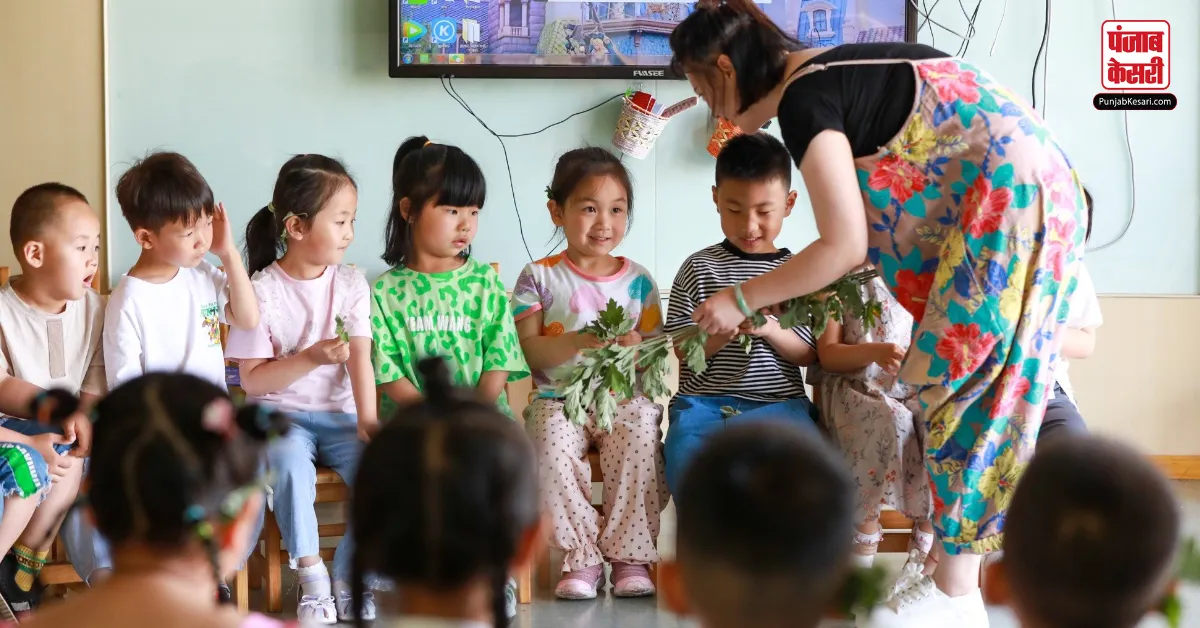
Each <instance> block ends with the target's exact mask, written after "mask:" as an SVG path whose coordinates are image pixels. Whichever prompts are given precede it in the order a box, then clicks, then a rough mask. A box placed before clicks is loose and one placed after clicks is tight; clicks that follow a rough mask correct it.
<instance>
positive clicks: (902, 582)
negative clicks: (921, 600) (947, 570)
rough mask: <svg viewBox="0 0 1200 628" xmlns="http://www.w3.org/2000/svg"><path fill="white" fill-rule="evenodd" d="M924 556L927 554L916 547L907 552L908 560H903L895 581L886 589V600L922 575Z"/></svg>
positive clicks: (889, 599)
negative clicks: (902, 565)
mask: <svg viewBox="0 0 1200 628" xmlns="http://www.w3.org/2000/svg"><path fill="white" fill-rule="evenodd" d="M926 556H927V554H925V553H924V552H922V551H921V550H918V549H914V550H910V551H909V552H908V560H906V561H904V567H903V568H901V569H900V575H899V576H897V577H896V582H894V583H892V588H891V589H888V594H887V600H888V601H889V602H890V601H891V600H892V598H894V597H896V596H897V595H898V594H899V593H900V592H901V591H903V590H904V589H906V588H908V586H909V585H911V584H912V583H913V582H914V581H916V580H919V579H921V578H922V577H923V575H922V574H921V572H922V571H924V569H925V557H926Z"/></svg>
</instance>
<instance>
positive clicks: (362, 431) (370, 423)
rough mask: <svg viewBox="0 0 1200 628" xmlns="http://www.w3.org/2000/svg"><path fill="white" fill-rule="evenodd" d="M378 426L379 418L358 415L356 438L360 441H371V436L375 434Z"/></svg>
mask: <svg viewBox="0 0 1200 628" xmlns="http://www.w3.org/2000/svg"><path fill="white" fill-rule="evenodd" d="M379 428H380V425H379V419H369V418H366V417H362V416H360V417H358V439H359V440H361V441H362V442H364V443H369V442H371V437H373V436H375V432H378V431H379Z"/></svg>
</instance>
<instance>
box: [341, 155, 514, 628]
mask: <svg viewBox="0 0 1200 628" xmlns="http://www.w3.org/2000/svg"><path fill="white" fill-rule="evenodd" d="M486 197H487V185H486V183H485V182H484V179H483V172H482V171H480V169H479V164H477V163H475V160H474V159H471V157H470V156H469V155H467V154H466V153H464V152H463V151H462V150H461V149H459V148H458V147H455V146H447V145H445V144H435V143H433V142H431V141H429V139H428V138H426V137H410V138H409V139H407V140H405V141H404V143H403V144H401V145H400V148H399V149H397V150H396V157H395V159H394V160H393V162H392V211H391V214H390V215H389V216H388V223H387V229H386V230H385V231H384V242H385V250H384V254H383V261H385V262H387V263H388V264H390V265H391V266H392V269H391V270H389V271H387V272H385V273H384V274H382V275H380V276H379V277H378V278H377V279H376V280H375V281H374V283H373V284H372V288H371V331H372V336H373V338H374V345H373V352H372V360H371V362H372V364H373V365H374V367H375V383H376V384H377V385H378V386H379V388H381V389H382V391H383V403H382V405H381V407H380V409H379V411H380V413H383V414H388V415H390V414H392V413H393V411H394V409H395V407H396V404H397V403H412V402H415V401H417V400H419V399H420V397H421V395H422V394H424V390H425V382H424V381H423V380H422V378H421V373H419V372H418V371H417V369H416V365H417V363H418V362H419V361H420V360H421V359H423V358H426V357H433V356H439V357H444V358H445V359H446V362H447V367H448V368H449V369H450V371H451V373H453V381H454V383H455V385H458V386H466V387H469V388H474V389H475V394H476V395H477V396H478V398H479V400H480V401H483V402H485V403H490V404H495V405H496V407H497V408H499V409H500V411H501V412H503V413H505V414H507V415H509V416H512V408H511V407H510V406H509V405H508V396H507V395H506V394H505V392H504V385H505V383H507V382H508V381H516V380H519V379H522V378H524V377H525V376H527V375H528V374H529V367H528V366H527V365H526V364H525V356H524V355H522V354H521V346H520V341H519V340H518V338H517V330H516V326H515V325H514V323H513V317H512V313H511V312H510V311H509V309H508V297H507V296H506V295H505V291H504V283H503V282H501V281H500V276H499V275H498V274H497V273H496V271H495V270H493V269H492V267H491V266H489V265H487V264H483V263H480V262H477V261H475V260H474V259H473V258H471V256H470V250H471V241H472V240H474V239H475V232H476V230H477V229H478V227H479V211H480V209H481V208H482V207H483V202H484V200H485V198H486ZM369 431H370V430H369V429H368V433H367V434H366V435H365V436H366V437H368V438H369V437H370V434H369ZM507 599H509V600H511V604H509V607H508V608H509V610H510V611H511V612H510V613H509V615H510V616H511V615H515V614H516V612H517V608H516V582H515V581H512V580H510V581H509V583H508V588H507Z"/></svg>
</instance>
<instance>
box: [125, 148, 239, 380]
mask: <svg viewBox="0 0 1200 628" xmlns="http://www.w3.org/2000/svg"><path fill="white" fill-rule="evenodd" d="M117 202H118V203H120V205H121V214H122V215H124V216H125V220H127V221H128V222H129V227H130V228H131V229H132V230H133V236H134V239H135V240H136V241H137V243H138V246H140V247H141V248H142V254H141V256H140V257H139V258H138V261H137V263H136V264H134V265H133V268H131V269H129V272H128V273H127V274H126V275H125V276H124V277H122V278H121V281H120V283H118V284H117V287H116V289H115V290H113V293H112V296H110V297H109V300H108V308H107V310H106V312H105V324H104V367H105V370H106V372H107V374H108V386H109V388H115V387H116V386H117V385H119V384H120V383H122V382H124V381H127V380H129V379H132V378H134V377H137V376H138V375H142V374H144V373H149V372H153V371H173V372H182V373H189V374H191V375H195V376H197V377H201V378H203V379H206V380H208V381H211V382H212V383H213V384H215V385H217V386H220V387H222V388H225V387H226V386H225V356H224V353H223V352H222V349H221V331H220V323H222V322H228V323H229V325H230V326H232V327H234V328H237V329H254V327H255V326H256V325H258V301H257V300H256V299H255V298H254V287H253V286H251V285H250V277H249V276H248V275H247V274H246V268H245V266H243V265H242V258H241V256H240V255H239V254H238V251H237V245H236V242H235V241H234V239H233V233H232V231H231V230H230V227H229V220H228V218H227V217H226V215H225V208H224V207H223V206H221V205H219V204H217V203H215V202H214V201H213V193H212V189H210V188H209V187H208V182H207V181H205V180H204V177H203V176H201V175H200V172H199V171H198V170H196V167H195V166H194V165H192V162H190V161H188V159H187V158H186V157H184V156H183V155H180V154H178V153H154V154H152V155H150V156H149V157H147V158H146V159H144V160H142V161H140V162H139V163H137V164H135V165H134V166H133V167H132V168H130V169H129V170H127V171H125V174H123V175H121V179H120V180H119V181H118V182H117ZM210 251H211V252H212V253H214V254H215V255H216V256H217V257H218V258H219V259H220V260H221V264H222V265H223V267H224V270H221V269H218V268H216V267H214V266H213V265H212V264H210V263H208V262H207V261H205V259H204V256H205V255H206V254H208V253H209V252H210Z"/></svg>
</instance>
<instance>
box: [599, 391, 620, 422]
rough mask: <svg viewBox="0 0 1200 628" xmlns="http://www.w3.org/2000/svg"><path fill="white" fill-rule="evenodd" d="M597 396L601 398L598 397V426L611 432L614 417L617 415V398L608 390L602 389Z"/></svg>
mask: <svg viewBox="0 0 1200 628" xmlns="http://www.w3.org/2000/svg"><path fill="white" fill-rule="evenodd" d="M597 396H598V397H599V398H598V399H596V427H599V428H600V429H602V430H604V431H606V432H611V431H612V424H613V418H615V417H616V416H617V398H616V397H614V396H613V395H612V394H611V393H609V392H608V391H607V390H601V391H600V392H599V393H597Z"/></svg>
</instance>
